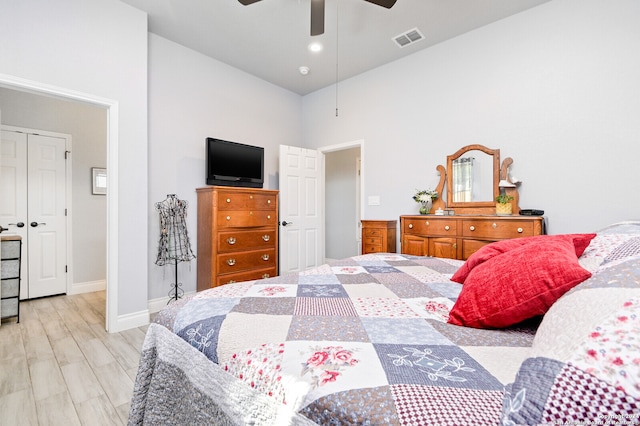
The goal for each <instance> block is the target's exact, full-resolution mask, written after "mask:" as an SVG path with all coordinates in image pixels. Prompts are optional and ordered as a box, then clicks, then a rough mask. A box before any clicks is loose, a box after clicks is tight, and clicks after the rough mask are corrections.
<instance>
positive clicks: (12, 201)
mask: <svg viewBox="0 0 640 426" xmlns="http://www.w3.org/2000/svg"><path fill="white" fill-rule="evenodd" d="M0 143H1V145H0V146H1V147H2V148H1V149H0V199H1V200H2V203H0V225H1V226H2V227H3V228H5V230H4V231H3V233H5V234H14V235H20V237H22V243H23V245H22V250H23V252H22V262H21V267H20V276H21V278H22V280H21V283H20V298H21V299H28V298H29V277H28V275H27V274H26V271H27V270H28V256H27V255H26V253H25V250H26V248H27V233H28V228H27V224H28V220H27V219H28V214H27V134H26V133H18V132H9V131H5V130H3V131H2V137H1V138H0Z"/></svg>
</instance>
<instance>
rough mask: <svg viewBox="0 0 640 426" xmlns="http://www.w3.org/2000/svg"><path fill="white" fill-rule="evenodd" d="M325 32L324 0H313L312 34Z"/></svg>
mask: <svg viewBox="0 0 640 426" xmlns="http://www.w3.org/2000/svg"><path fill="white" fill-rule="evenodd" d="M323 33H324V0H311V35H312V36H317V35H320V34H323Z"/></svg>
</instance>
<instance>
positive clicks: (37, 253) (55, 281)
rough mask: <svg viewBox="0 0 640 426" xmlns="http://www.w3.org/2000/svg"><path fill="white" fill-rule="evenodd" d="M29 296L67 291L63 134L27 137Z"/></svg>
mask: <svg viewBox="0 0 640 426" xmlns="http://www.w3.org/2000/svg"><path fill="white" fill-rule="evenodd" d="M28 142H29V144H28V145H29V149H28V185H29V190H28V194H29V195H28V203H29V226H28V228H29V298H33V297H41V296H49V295H52V294H61V293H66V292H67V280H66V267H67V266H66V265H67V262H66V259H67V243H66V232H67V230H66V222H67V221H66V191H65V182H66V177H65V151H66V141H65V140H64V139H62V138H56V137H51V136H41V135H29V137H28Z"/></svg>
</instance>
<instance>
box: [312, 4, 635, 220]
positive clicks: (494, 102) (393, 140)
mask: <svg viewBox="0 0 640 426" xmlns="http://www.w3.org/2000/svg"><path fill="white" fill-rule="evenodd" d="M638 22H640V2H637V1H633V0H614V1H610V2H603V1H600V0H555V1H552V2H549V3H545V4H543V5H541V6H538V7H536V8H533V9H530V10H528V11H525V12H523V13H520V14H518V15H515V16H513V17H510V18H507V19H504V20H502V21H499V22H497V23H494V24H491V25H488V26H486V27H483V28H480V29H478V30H475V31H472V32H470V33H467V34H465V35H462V36H459V37H457V38H455V39H453V40H450V41H447V42H444V43H441V44H439V45H436V46H434V47H431V48H428V49H425V50H423V51H421V52H418V53H416V54H414V55H412V56H410V57H407V58H405V59H403V60H399V61H396V62H394V63H391V64H388V65H386V66H383V67H380V68H378V69H376V70H373V71H370V72H368V73H365V74H362V75H360V76H357V77H354V78H352V79H350V80H347V81H345V82H343V83H340V85H339V86H338V90H339V105H338V106H339V117H335V87H330V88H327V89H324V90H321V91H318V92H315V93H313V94H310V95H307V96H305V97H304V99H303V105H304V137H305V145H306V146H308V147H320V146H324V145H328V144H331V143H339V142H340V141H344V140H354V139H365V140H366V141H367V151H366V154H365V155H366V157H365V158H364V161H365V168H366V175H365V179H366V182H365V190H366V193H365V199H366V197H367V196H368V195H380V197H381V205H380V206H363V208H364V209H365V213H364V216H365V218H367V219H395V218H397V217H398V216H399V215H401V214H407V213H415V211H416V207H415V203H414V202H413V200H412V199H411V195H412V193H413V191H414V189H415V188H435V186H436V185H437V183H438V176H436V171H435V168H436V166H437V165H438V164H446V156H447V155H448V154H452V153H453V152H455V151H456V150H457V149H459V148H461V147H462V146H464V145H468V144H474V143H479V144H483V145H486V146H488V147H490V148H500V149H501V154H502V157H503V158H504V157H512V158H513V159H514V164H513V167H512V173H513V174H515V175H516V176H517V177H518V178H519V179H521V180H522V181H523V184H522V186H521V188H520V195H521V197H520V206H521V207H522V208H538V209H544V210H545V211H546V216H547V217H548V219H549V232H550V233H565V232H584V231H592V230H596V229H599V228H601V227H603V226H606V225H607V224H610V223H612V222H615V221H619V220H625V219H640V200H639V199H638V198H637V196H636V194H638V193H640V168H639V167H636V166H633V165H627V162H628V160H629V159H630V160H631V161H633V159H634V158H638V157H640V120H638V117H640V96H638V94H639V93H640V78H638V76H639V75H640V55H638V52H640V25H638ZM343 60H344V61H346V60H348V59H343Z"/></svg>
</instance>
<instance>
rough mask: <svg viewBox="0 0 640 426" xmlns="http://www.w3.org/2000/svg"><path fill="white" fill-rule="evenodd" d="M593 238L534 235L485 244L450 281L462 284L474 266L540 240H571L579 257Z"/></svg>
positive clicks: (574, 235) (592, 236) (570, 235)
mask: <svg viewBox="0 0 640 426" xmlns="http://www.w3.org/2000/svg"><path fill="white" fill-rule="evenodd" d="M595 236H596V234H561V235H536V236H535V237H525V238H513V239H510V240H502V241H497V242H495V243H491V244H487V245H486V246H484V247H482V248H481V249H480V250H478V251H477V252H475V253H473V254H472V255H471V256H469V258H468V259H467V261H466V262H465V263H464V264H463V265H462V266H461V267H460V268H459V269H458V270H457V271H456V272H455V273H454V274H453V276H452V277H451V281H455V282H457V283H460V284H463V283H464V282H465V280H466V279H467V276H469V273H470V272H471V270H473V268H475V267H476V266H478V265H480V264H482V263H484V262H486V261H487V260H489V259H491V258H493V257H495V256H497V255H499V254H502V253H506V252H508V251H510V250H513V249H515V248H518V247H522V246H523V245H525V244H529V243H535V242H537V241H540V240H549V241H557V240H567V239H568V240H571V241H572V242H573V245H574V247H575V251H576V257H580V256H582V253H584V251H585V250H586V249H587V247H588V246H589V243H590V242H591V240H592V239H593V238H594V237H595Z"/></svg>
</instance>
